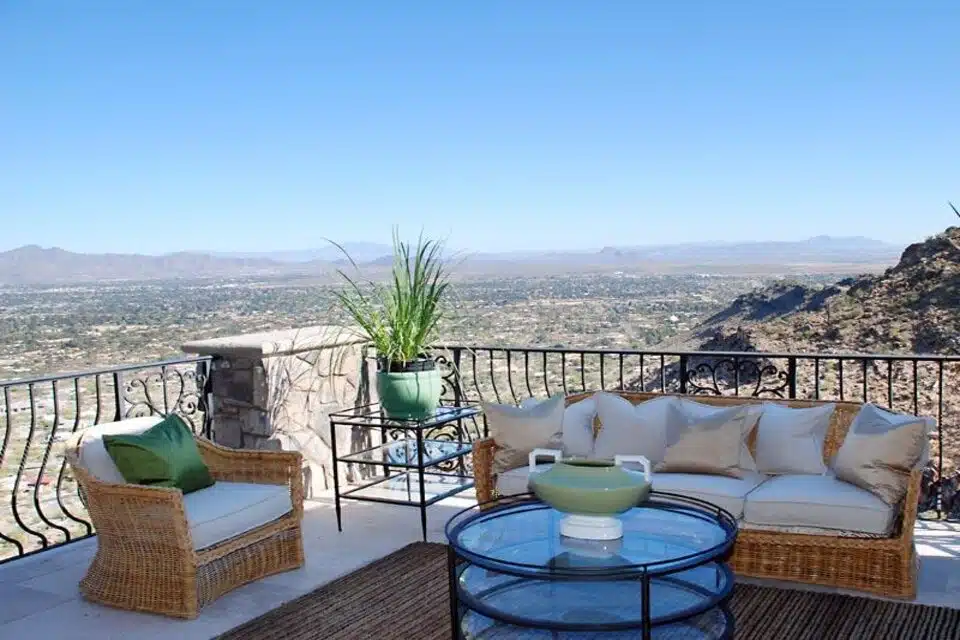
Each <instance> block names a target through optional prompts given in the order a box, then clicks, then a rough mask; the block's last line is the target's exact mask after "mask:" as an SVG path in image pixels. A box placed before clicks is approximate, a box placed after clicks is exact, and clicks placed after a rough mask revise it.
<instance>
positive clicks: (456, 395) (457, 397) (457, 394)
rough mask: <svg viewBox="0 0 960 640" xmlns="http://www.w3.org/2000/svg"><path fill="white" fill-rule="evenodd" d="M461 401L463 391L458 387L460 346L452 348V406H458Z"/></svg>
mask: <svg viewBox="0 0 960 640" xmlns="http://www.w3.org/2000/svg"><path fill="white" fill-rule="evenodd" d="M462 402H463V391H462V389H461V388H460V347H456V348H454V350H453V406H455V407H459V406H460V405H461V403H462Z"/></svg>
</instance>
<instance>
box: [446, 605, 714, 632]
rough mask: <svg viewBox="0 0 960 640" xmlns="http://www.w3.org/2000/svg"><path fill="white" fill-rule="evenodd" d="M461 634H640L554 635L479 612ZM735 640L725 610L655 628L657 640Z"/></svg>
mask: <svg viewBox="0 0 960 640" xmlns="http://www.w3.org/2000/svg"><path fill="white" fill-rule="evenodd" d="M460 632H461V637H462V638H464V640H516V639H518V638H524V639H530V640H536V639H538V638H544V639H547V638H549V639H550V640H621V639H622V640H628V639H629V640H636V639H637V638H638V637H640V636H639V631H638V630H636V629H632V630H625V631H550V630H546V629H536V628H530V627H520V626H515V625H510V624H505V623H503V622H499V621H497V620H494V619H493V618H488V617H486V616H484V615H481V614H479V613H477V612H476V611H466V612H465V613H464V614H463V616H462V617H461V619H460ZM732 637H733V616H731V615H730V613H729V612H728V611H727V610H726V609H723V608H721V607H716V608H714V609H710V610H709V611H705V612H703V613H701V614H700V615H697V616H694V617H692V618H688V619H686V620H682V621H679V622H674V623H671V624H667V625H663V626H660V627H654V628H653V629H652V631H651V638H653V640H721V639H726V638H732Z"/></svg>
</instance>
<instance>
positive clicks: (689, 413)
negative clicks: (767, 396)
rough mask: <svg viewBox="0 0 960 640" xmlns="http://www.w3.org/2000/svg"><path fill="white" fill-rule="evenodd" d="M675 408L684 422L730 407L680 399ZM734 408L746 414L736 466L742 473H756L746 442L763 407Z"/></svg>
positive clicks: (745, 406) (746, 405)
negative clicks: (680, 412) (743, 410)
mask: <svg viewBox="0 0 960 640" xmlns="http://www.w3.org/2000/svg"><path fill="white" fill-rule="evenodd" d="M677 406H678V407H679V408H680V410H681V411H682V412H683V415H684V418H685V419H686V420H700V419H702V418H706V417H708V416H712V415H715V414H717V413H718V412H723V411H729V410H730V407H718V406H714V405H711V404H706V403H705V402H695V401H693V400H687V399H686V398H681V399H680V402H679V404H678V405H677ZM736 408H738V409H740V408H743V409H745V410H746V412H747V418H746V420H744V422H743V424H742V426H743V433H742V434H741V436H742V444H741V446H740V462H739V463H738V466H739V467H740V468H741V469H743V470H744V471H756V470H757V463H756V461H755V460H754V459H753V456H752V455H751V454H750V446H749V445H748V444H747V442H748V441H749V440H750V435H751V434H752V433H753V430H754V429H755V428H756V426H757V421H758V420H760V415H761V414H762V413H763V405H761V404H742V405H737V406H736Z"/></svg>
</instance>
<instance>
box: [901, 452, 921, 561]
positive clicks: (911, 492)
mask: <svg viewBox="0 0 960 640" xmlns="http://www.w3.org/2000/svg"><path fill="white" fill-rule="evenodd" d="M922 482H923V469H921V468H914V469H913V470H912V471H911V472H910V481H909V482H908V483H907V495H905V496H904V498H903V520H902V523H903V524H902V525H901V527H900V528H901V532H900V537H901V538H903V539H904V540H905V541H906V543H907V544H912V543H913V525H914V523H915V522H916V521H917V511H918V510H919V508H920V486H921V483H922Z"/></svg>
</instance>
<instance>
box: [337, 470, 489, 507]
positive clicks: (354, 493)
mask: <svg viewBox="0 0 960 640" xmlns="http://www.w3.org/2000/svg"><path fill="white" fill-rule="evenodd" d="M472 486H473V477H472V476H461V475H456V474H447V473H435V472H429V471H428V472H424V474H423V489H424V504H427V505H429V504H433V503H434V502H437V501H439V500H443V499H444V498H448V497H450V496H452V495H454V494H456V493H460V492H461V491H463V490H464V489H469V488H470V487H472ZM340 497H341V498H347V499H350V500H365V501H368V502H389V503H391V504H414V505H416V504H420V478H419V477H418V474H417V472H416V471H407V472H404V473H399V474H396V475H392V476H389V477H385V478H381V479H380V480H375V481H373V482H370V483H368V484H366V485H363V486H360V487H357V488H355V489H349V490H347V491H344V492H342V493H341V494H340Z"/></svg>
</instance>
